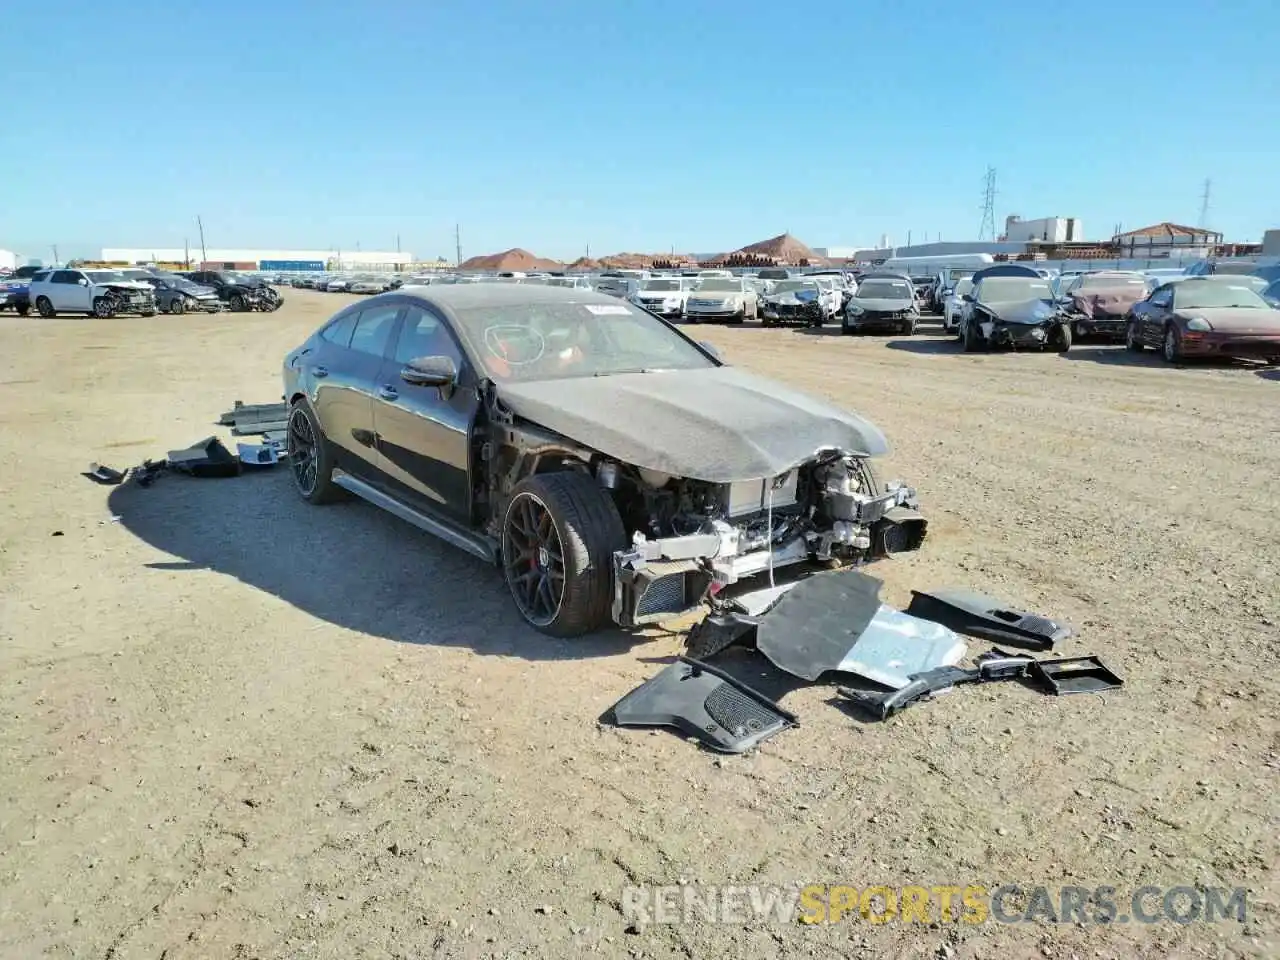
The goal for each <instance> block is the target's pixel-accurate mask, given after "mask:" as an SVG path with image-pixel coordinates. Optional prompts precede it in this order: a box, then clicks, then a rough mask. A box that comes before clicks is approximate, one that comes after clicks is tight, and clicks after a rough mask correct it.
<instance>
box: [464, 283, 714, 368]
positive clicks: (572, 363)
mask: <svg viewBox="0 0 1280 960" xmlns="http://www.w3.org/2000/svg"><path fill="white" fill-rule="evenodd" d="M455 312H456V315H457V317H458V327H459V332H460V333H461V335H462V337H463V339H464V340H466V341H467V342H468V344H469V345H470V347H471V353H472V355H473V356H475V357H476V358H477V360H478V361H479V362H480V364H481V365H482V366H483V367H484V369H485V372H486V373H487V374H488V375H489V376H491V377H492V378H494V379H495V380H505V381H508V382H511V381H527V380H563V379H568V378H571V377H603V376H609V375H612V374H619V373H637V372H648V371H654V370H699V369H703V368H707V367H714V366H715V365H716V364H715V363H714V362H713V361H712V360H711V359H709V358H708V357H707V355H706V354H704V353H703V352H702V351H701V350H699V349H698V348H697V347H695V346H694V345H693V344H692V343H690V342H689V341H688V340H686V339H685V338H684V337H683V336H681V335H680V334H678V333H676V332H675V331H674V330H672V329H671V328H670V327H668V326H667V325H666V324H665V323H663V322H662V321H661V320H659V319H658V318H657V317H654V316H652V315H650V314H648V313H645V312H644V311H642V310H639V309H637V308H636V307H632V306H631V305H629V304H627V303H625V302H619V303H617V304H601V303H524V304H512V305H504V306H489V307H472V308H469V309H462V310H457V311H455Z"/></svg>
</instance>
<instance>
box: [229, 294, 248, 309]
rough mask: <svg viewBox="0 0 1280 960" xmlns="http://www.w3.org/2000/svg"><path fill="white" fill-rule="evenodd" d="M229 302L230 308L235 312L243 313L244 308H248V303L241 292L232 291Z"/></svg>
mask: <svg viewBox="0 0 1280 960" xmlns="http://www.w3.org/2000/svg"><path fill="white" fill-rule="evenodd" d="M230 303H231V309H232V310H234V311H236V312H237V313H243V312H244V311H245V310H247V309H248V308H249V305H248V304H247V303H246V302H245V299H244V295H243V294H239V293H233V294H232V295H231V301H230Z"/></svg>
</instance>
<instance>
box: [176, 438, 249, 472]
mask: <svg viewBox="0 0 1280 960" xmlns="http://www.w3.org/2000/svg"><path fill="white" fill-rule="evenodd" d="M168 463H169V466H170V467H171V468H172V469H174V470H177V471H179V472H181V473H188V474H190V475H191V476H193V477H234V476H238V475H239V474H240V460H239V459H238V458H237V457H236V456H234V455H233V454H232V453H231V451H230V450H228V449H227V448H226V446H225V445H224V444H223V442H222V441H221V440H219V439H218V438H217V437H205V438H204V439H203V440H201V441H200V442H199V443H195V444H192V445H191V446H189V447H187V448H186V449H185V450H170V451H169V457H168Z"/></svg>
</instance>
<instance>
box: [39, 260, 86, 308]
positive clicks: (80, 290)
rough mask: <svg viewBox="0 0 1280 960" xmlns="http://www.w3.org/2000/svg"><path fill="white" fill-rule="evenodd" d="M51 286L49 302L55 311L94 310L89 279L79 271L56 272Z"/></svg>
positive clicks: (51, 279)
mask: <svg viewBox="0 0 1280 960" xmlns="http://www.w3.org/2000/svg"><path fill="white" fill-rule="evenodd" d="M81 281H83V283H82V282H81ZM49 284H50V286H49V300H50V301H51V302H52V303H53V309H55V310H66V311H69V312H76V311H81V310H83V311H88V310H91V309H92V308H93V302H92V301H93V295H92V293H91V292H90V290H89V278H88V277H86V276H85V275H84V274H83V273H81V272H80V271H79V270H55V271H54V272H53V276H51V277H50V278H49Z"/></svg>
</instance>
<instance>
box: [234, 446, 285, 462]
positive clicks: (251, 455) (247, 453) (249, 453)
mask: <svg viewBox="0 0 1280 960" xmlns="http://www.w3.org/2000/svg"><path fill="white" fill-rule="evenodd" d="M236 454H237V456H239V458H240V462H241V463H247V464H249V465H250V466H254V467H274V466H275V465H276V464H277V463H279V462H280V453H279V451H278V450H277V449H276V448H275V447H274V446H272V445H271V444H268V443H237V444H236Z"/></svg>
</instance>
